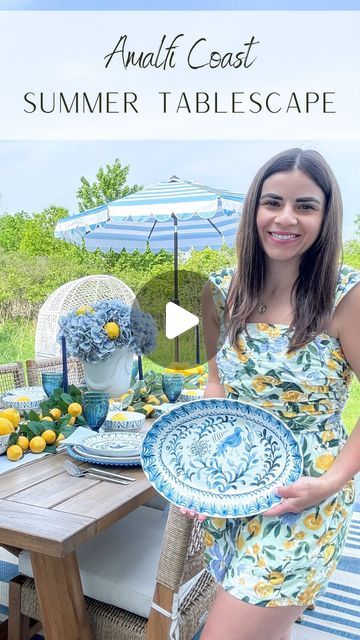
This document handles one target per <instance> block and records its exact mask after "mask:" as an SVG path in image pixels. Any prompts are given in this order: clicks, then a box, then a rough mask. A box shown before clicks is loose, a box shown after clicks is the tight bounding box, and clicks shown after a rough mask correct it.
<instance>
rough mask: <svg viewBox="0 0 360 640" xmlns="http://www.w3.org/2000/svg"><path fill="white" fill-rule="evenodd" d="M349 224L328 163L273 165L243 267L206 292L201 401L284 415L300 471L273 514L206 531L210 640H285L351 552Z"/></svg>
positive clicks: (354, 466)
mask: <svg viewBox="0 0 360 640" xmlns="http://www.w3.org/2000/svg"><path fill="white" fill-rule="evenodd" d="M341 219H342V204H341V196H340V192H339V187H338V184H337V182H336V179H335V178H334V176H333V174H332V171H331V169H330V168H329V166H328V165H327V163H326V162H325V160H324V159H323V158H322V156H321V155H320V154H319V153H317V152H315V151H302V150H301V149H290V150H287V151H285V152H283V153H280V154H278V155H277V156H275V157H274V158H272V159H271V160H270V161H269V162H267V163H266V164H265V165H264V166H263V167H262V168H261V169H260V171H259V172H258V173H257V175H256V176H255V178H254V180H253V182H252V184H251V186H250V189H249V192H248V194H247V197H246V200H245V203H244V208H243V213H242V219H241V224H240V228H239V231H238V238H237V251H238V264H237V268H236V269H225V270H223V271H222V272H221V273H220V274H213V275H212V277H211V279H210V282H209V283H208V285H207V286H206V287H205V290H204V296H203V307H204V312H203V318H204V335H205V343H206V348H207V353H208V357H210V356H209V354H213V353H215V351H216V348H217V356H216V358H212V359H211V360H210V361H209V381H208V384H207V387H206V392H205V397H208V398H211V397H223V396H225V395H226V396H227V397H230V398H234V399H239V400H243V401H245V402H246V401H248V402H252V403H256V404H258V405H260V406H262V407H264V408H266V409H267V410H269V411H271V412H273V413H274V414H275V415H277V416H278V417H280V418H281V419H282V420H283V421H284V422H285V423H286V424H287V425H288V426H289V427H290V428H291V430H292V431H293V433H294V434H295V436H296V438H297V439H298V441H299V442H300V444H301V446H302V451H303V455H304V471H303V476H302V477H301V478H300V479H299V480H297V481H296V482H295V483H293V484H292V485H289V486H288V487H280V488H279V489H278V490H277V492H278V495H279V496H281V497H282V498H283V501H282V503H281V504H280V505H277V506H276V507H274V508H272V509H270V510H269V511H267V512H266V513H265V514H261V515H258V516H254V517H251V518H239V519H221V518H214V519H208V520H207V521H206V523H205V536H204V541H205V559H206V562H207V565H208V568H209V570H210V571H211V572H212V573H213V575H214V577H215V579H216V580H217V582H218V583H220V584H221V585H222V586H221V588H220V589H219V592H218V595H217V598H216V600H215V603H214V605H213V608H212V610H211V612H210V614H209V617H208V620H207V623H206V625H205V629H204V631H203V634H202V636H201V640H220V639H221V640H250V639H251V640H265V639H266V640H289V638H290V633H291V625H292V623H293V622H294V621H295V620H296V619H297V618H298V617H299V615H300V614H301V613H302V611H303V610H304V608H306V606H308V605H310V604H312V603H313V602H314V600H315V598H316V596H318V595H319V593H321V592H322V591H323V590H324V589H325V587H326V584H327V582H328V580H329V579H330V576H331V575H332V573H333V571H334V570H335V567H336V564H337V561H338V560H339V558H340V555H341V552H342V549H343V544H344V538H345V534H346V530H347V525H348V522H349V520H350V517H351V506H352V503H353V501H354V487H353V480H352V478H353V476H354V474H355V473H356V472H357V471H358V470H359V469H360V421H358V423H357V426H356V427H355V429H354V431H353V433H352V435H351V437H350V438H349V440H348V441H347V443H346V444H345V439H346V434H345V430H344V427H343V425H342V423H341V411H342V409H343V405H344V402H345V399H346V397H347V390H348V385H349V381H350V377H351V370H352V371H354V372H355V373H356V374H357V376H358V377H359V376H360V327H359V320H360V287H359V286H356V285H357V284H358V283H359V282H360V273H359V272H356V271H354V270H352V269H349V268H347V267H342V268H340V269H339V265H338V263H339V259H340V253H341ZM344 445H345V446H344ZM191 515H194V514H191ZM254 605H255V606H254ZM256 605H257V606H256Z"/></svg>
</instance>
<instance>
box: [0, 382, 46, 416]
mask: <svg viewBox="0 0 360 640" xmlns="http://www.w3.org/2000/svg"><path fill="white" fill-rule="evenodd" d="M43 400H47V397H46V394H45V391H44V389H43V388H42V387H40V386H38V387H17V388H16V389H11V391H8V392H7V393H6V394H5V395H3V397H2V402H3V404H4V405H5V406H7V407H13V408H15V409H17V410H19V411H30V410H31V409H33V410H36V409H38V408H39V407H40V403H41V402H42V401H43Z"/></svg>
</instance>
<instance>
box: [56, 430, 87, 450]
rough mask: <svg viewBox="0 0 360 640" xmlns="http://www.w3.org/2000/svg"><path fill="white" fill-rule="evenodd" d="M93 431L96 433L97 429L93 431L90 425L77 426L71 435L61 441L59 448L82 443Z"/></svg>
mask: <svg viewBox="0 0 360 640" xmlns="http://www.w3.org/2000/svg"><path fill="white" fill-rule="evenodd" d="M92 433H93V434H94V435H95V431H92V430H91V429H90V427H77V428H76V429H75V431H73V432H72V434H71V436H68V437H67V438H65V439H64V440H62V441H61V446H60V447H59V449H63V448H64V447H66V446H67V445H68V444H82V442H83V441H84V440H85V438H88V437H89V436H91V434H92Z"/></svg>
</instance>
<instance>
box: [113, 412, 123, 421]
mask: <svg viewBox="0 0 360 640" xmlns="http://www.w3.org/2000/svg"><path fill="white" fill-rule="evenodd" d="M111 420H127V417H126V415H125V413H115V415H114V416H111Z"/></svg>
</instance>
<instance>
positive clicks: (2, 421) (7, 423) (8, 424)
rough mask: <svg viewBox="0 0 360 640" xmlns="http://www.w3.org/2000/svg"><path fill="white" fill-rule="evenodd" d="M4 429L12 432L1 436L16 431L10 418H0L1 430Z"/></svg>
mask: <svg viewBox="0 0 360 640" xmlns="http://www.w3.org/2000/svg"><path fill="white" fill-rule="evenodd" d="M4 427H6V428H8V429H10V431H5V432H4V433H0V435H5V434H6V433H11V431H14V425H13V423H12V422H11V420H9V418H0V429H1V428H4Z"/></svg>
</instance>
